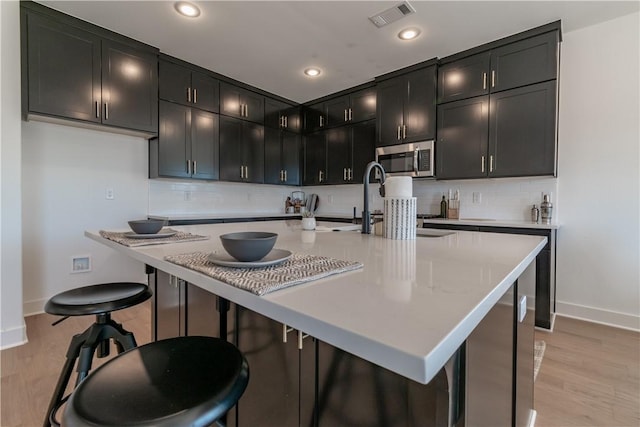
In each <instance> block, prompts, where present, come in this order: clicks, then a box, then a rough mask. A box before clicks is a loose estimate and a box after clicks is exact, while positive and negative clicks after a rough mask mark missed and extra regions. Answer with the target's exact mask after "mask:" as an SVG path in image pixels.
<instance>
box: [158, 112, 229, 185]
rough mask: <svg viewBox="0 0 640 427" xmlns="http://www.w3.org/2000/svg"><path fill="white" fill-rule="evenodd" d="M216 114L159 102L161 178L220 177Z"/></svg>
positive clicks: (159, 165) (210, 178)
mask: <svg viewBox="0 0 640 427" xmlns="http://www.w3.org/2000/svg"><path fill="white" fill-rule="evenodd" d="M218 120H219V118H218V115H217V114H213V113H209V112H207V111H202V110H198V109H196V108H190V107H186V106H184V105H179V104H174V103H171V102H166V101H160V128H159V134H158V175H159V176H165V177H176V178H195V179H207V180H215V179H218V178H219V141H218V135H219V122H218Z"/></svg>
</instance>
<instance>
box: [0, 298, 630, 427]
mask: <svg viewBox="0 0 640 427" xmlns="http://www.w3.org/2000/svg"><path fill="white" fill-rule="evenodd" d="M113 318H114V319H115V320H116V321H117V322H120V323H122V324H123V326H124V327H125V329H128V330H130V331H132V332H133V333H134V334H135V336H136V339H137V341H138V343H139V344H142V343H146V342H148V341H149V339H150V337H149V325H150V319H151V314H150V303H149V302H147V303H144V304H141V305H139V306H136V307H133V308H130V309H127V310H123V311H120V312H116V313H114V315H113ZM55 319H56V318H55V317H54V316H50V315H47V314H41V315H37V316H31V317H28V318H27V319H26V323H27V333H28V336H29V343H28V344H25V345H22V346H19V347H15V348H12V349H7V350H3V351H2V352H0V359H1V377H2V383H1V388H0V398H1V401H2V402H1V403H2V404H1V407H0V426H1V427H18V426H20V427H37V426H39V425H41V424H42V421H43V417H44V412H45V411H46V408H47V405H48V402H49V398H50V395H51V393H52V391H53V388H54V386H55V383H56V381H57V377H58V374H59V369H60V367H61V366H62V364H63V361H64V355H65V352H66V349H67V345H68V343H69V340H70V338H71V336H72V335H73V334H74V333H78V332H79V331H82V330H84V329H85V328H86V327H88V326H89V324H90V323H91V322H92V319H91V318H90V317H88V316H87V317H82V318H70V319H68V320H66V321H65V322H63V323H61V324H59V325H58V326H55V327H52V326H51V323H52V322H53V321H54V320H55ZM536 339H542V340H544V341H545V342H546V343H547V347H546V351H545V355H544V359H543V361H542V366H541V368H540V372H539V374H538V378H537V381H536V385H535V408H536V410H537V412H538V418H537V421H536V426H537V427H568V426H598V427H614V426H633V427H638V426H639V425H640V372H639V371H640V334H638V333H635V332H630V331H625V330H621V329H616V328H611V327H607V326H602V325H597V324H593V323H588V322H582V321H578V320H573V319H568V318H562V317H558V318H557V319H556V324H555V331H554V332H553V333H546V332H539V331H536ZM106 360H108V359H99V360H97V361H96V362H95V363H94V366H98V365H99V364H101V363H104V361H106ZM256 427H259V426H256ZM496 427H500V426H496Z"/></svg>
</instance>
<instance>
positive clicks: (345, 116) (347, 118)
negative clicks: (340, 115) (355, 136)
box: [344, 108, 349, 122]
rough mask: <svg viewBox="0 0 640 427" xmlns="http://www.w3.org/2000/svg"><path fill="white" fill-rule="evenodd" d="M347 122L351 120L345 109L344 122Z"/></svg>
mask: <svg viewBox="0 0 640 427" xmlns="http://www.w3.org/2000/svg"><path fill="white" fill-rule="evenodd" d="M347 120H349V116H348V115H347V109H346V108H345V109H344V121H345V122H346V121H347Z"/></svg>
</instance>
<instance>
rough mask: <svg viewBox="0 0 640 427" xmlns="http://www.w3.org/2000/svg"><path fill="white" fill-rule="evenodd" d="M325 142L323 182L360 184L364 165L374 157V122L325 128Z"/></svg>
mask: <svg viewBox="0 0 640 427" xmlns="http://www.w3.org/2000/svg"><path fill="white" fill-rule="evenodd" d="M326 144H327V181H326V183H328V184H349V183H362V178H363V175H364V170H365V168H366V165H367V164H368V163H369V162H370V161H372V160H374V159H375V121H374V120H370V121H368V122H361V123H355V124H353V125H349V126H341V127H338V128H333V129H330V130H327V131H326Z"/></svg>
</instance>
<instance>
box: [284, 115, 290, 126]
mask: <svg viewBox="0 0 640 427" xmlns="http://www.w3.org/2000/svg"><path fill="white" fill-rule="evenodd" d="M284 127H286V128H288V127H289V117H287V116H284Z"/></svg>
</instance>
